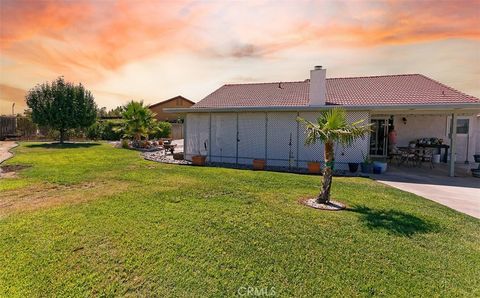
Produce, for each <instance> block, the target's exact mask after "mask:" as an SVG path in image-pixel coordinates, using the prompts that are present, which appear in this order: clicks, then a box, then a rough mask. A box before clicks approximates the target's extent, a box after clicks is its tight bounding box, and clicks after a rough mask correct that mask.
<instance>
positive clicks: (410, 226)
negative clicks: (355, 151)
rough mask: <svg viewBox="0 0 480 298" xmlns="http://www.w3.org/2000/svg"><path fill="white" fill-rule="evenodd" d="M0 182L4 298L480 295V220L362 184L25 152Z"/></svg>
mask: <svg viewBox="0 0 480 298" xmlns="http://www.w3.org/2000/svg"><path fill="white" fill-rule="evenodd" d="M15 152H16V156H15V157H14V158H13V159H10V160H9V161H8V162H7V164H22V165H28V166H30V167H28V168H25V169H23V170H21V171H20V172H19V174H18V178H10V179H2V180H0V251H1V253H0V296H7V297H10V296H18V297H30V296H62V297H67V296H78V297H85V296H124V295H130V296H196V297H198V296H217V297H218V296H233V295H236V294H238V293H239V292H238V290H239V289H240V294H245V293H246V287H253V288H256V289H257V290H258V291H262V290H263V291H267V290H268V291H269V293H272V287H273V291H274V292H275V293H276V294H277V296H296V297H302V296H303V297H308V296H374V295H386V296H409V297H410V296H470V297H473V296H477V297H478V296H480V221H479V220H477V219H474V218H471V217H469V216H466V215H463V214H461V213H458V212H456V211H453V210H450V209H448V208H446V207H443V206H441V205H438V204H436V203H434V202H431V201H428V200H426V199H423V198H420V197H417V196H415V195H412V194H408V193H405V192H402V191H399V190H396V189H393V188H389V187H387V186H384V185H381V184H378V183H376V182H373V181H371V180H369V179H362V178H335V179H334V186H333V197H334V198H335V199H337V200H340V201H342V202H344V203H346V204H347V205H348V207H349V209H348V210H347V211H341V212H327V211H323V212H322V211H318V210H314V209H311V208H307V207H305V206H303V205H300V204H299V203H298V199H299V198H303V197H308V196H313V195H315V194H316V193H317V191H318V184H319V181H320V179H319V177H315V176H308V175H296V174H286V173H272V172H253V171H242V170H232V169H220V168H207V167H188V166H174V165H164V164H159V163H154V162H148V161H144V160H142V159H141V158H140V156H139V153H137V152H134V151H129V150H124V149H114V148H112V147H111V146H110V145H108V144H100V145H93V146H65V147H64V148H59V147H58V146H45V145H41V144H40V145H39V144H22V145H21V146H20V147H17V149H15Z"/></svg>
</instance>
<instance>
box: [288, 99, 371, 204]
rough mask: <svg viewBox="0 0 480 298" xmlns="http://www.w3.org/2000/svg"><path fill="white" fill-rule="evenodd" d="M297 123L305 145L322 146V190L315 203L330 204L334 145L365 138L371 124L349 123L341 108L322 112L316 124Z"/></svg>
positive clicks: (306, 121) (299, 119) (361, 121)
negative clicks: (301, 125) (303, 134)
mask: <svg viewBox="0 0 480 298" xmlns="http://www.w3.org/2000/svg"><path fill="white" fill-rule="evenodd" d="M297 121H298V122H300V123H302V124H303V125H304V127H305V136H306V138H305V144H306V145H311V144H315V143H317V142H318V141H320V142H322V143H323V144H324V161H325V167H324V170H323V183H322V190H321V192H320V194H319V195H318V197H317V203H320V204H328V203H329V202H330V189H331V186H332V176H333V165H334V162H335V156H334V145H335V143H340V144H341V145H344V146H350V145H351V144H352V143H353V142H354V141H355V140H356V139H358V138H363V137H365V136H366V135H367V134H368V133H369V132H370V126H371V124H363V122H364V121H365V120H360V121H356V122H353V123H349V122H348V120H347V113H346V111H345V110H344V109H342V108H333V109H330V110H326V111H323V112H322V113H321V114H320V117H318V118H317V121H316V123H314V122H311V121H308V120H305V119H303V118H300V117H298V118H297Z"/></svg>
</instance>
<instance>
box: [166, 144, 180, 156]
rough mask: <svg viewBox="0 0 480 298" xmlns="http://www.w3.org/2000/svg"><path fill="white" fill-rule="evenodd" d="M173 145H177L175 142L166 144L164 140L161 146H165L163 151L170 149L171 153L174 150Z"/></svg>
mask: <svg viewBox="0 0 480 298" xmlns="http://www.w3.org/2000/svg"><path fill="white" fill-rule="evenodd" d="M175 147H177V144H170V143H169V144H167V143H165V142H164V143H163V148H165V151H170V153H171V154H172V155H173V153H174V151H175Z"/></svg>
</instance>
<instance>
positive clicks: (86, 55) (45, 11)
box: [1, 1, 204, 82]
mask: <svg viewBox="0 0 480 298" xmlns="http://www.w3.org/2000/svg"><path fill="white" fill-rule="evenodd" d="M30 3H31V2H28V3H26V2H20V3H18V4H17V3H10V2H8V3H7V11H8V10H9V11H10V13H11V14H12V17H11V18H10V19H9V20H2V25H3V23H7V22H10V24H9V25H8V28H7V30H6V31H5V33H3V34H2V36H1V38H2V47H4V50H3V52H4V54H5V55H6V56H8V57H10V58H13V59H15V60H17V61H22V62H23V63H25V62H26V63H33V64H37V65H39V66H42V67H45V68H46V69H48V70H50V71H51V72H55V73H58V74H59V75H60V74H63V75H65V76H72V77H75V78H77V79H80V80H83V81H85V80H86V81H87V82H88V81H98V80H99V79H101V78H102V77H103V76H104V75H105V73H107V72H109V71H114V70H117V69H118V68H119V67H121V66H123V65H125V64H127V63H130V62H132V61H135V60H138V59H142V58H146V57H149V56H152V55H157V54H160V53H164V52H169V51H174V50H177V49H179V48H181V47H182V46H188V45H189V44H194V40H193V38H192V40H189V39H188V35H187V34H185V35H184V34H182V32H183V31H185V29H187V28H188V27H189V26H191V25H192V23H193V22H194V21H195V19H196V18H197V17H198V16H199V15H201V14H202V13H204V11H203V10H201V9H197V10H191V11H188V10H186V9H185V8H186V7H188V5H190V4H189V3H187V2H180V1H175V2H158V1H141V2H133V1H116V2H110V1H107V2H86V1H83V2H72V3H75V4H70V2H67V3H63V2H61V3H62V5H58V6H56V4H55V5H53V3H52V2H45V3H44V2H39V3H41V4H40V5H39V7H37V8H32V7H29V4H30ZM42 3H43V4H42ZM55 3H57V2H55ZM92 3H95V5H93V4H92ZM15 4H17V5H15ZM22 4H24V5H22ZM52 7H55V9H53V10H52ZM37 10H38V11H37ZM78 11H79V12H78ZM33 12H34V13H33ZM7 13H8V12H7ZM30 16H32V18H29V17H30ZM24 18H27V19H28V20H29V21H27V22H25V23H22V21H21V20H23V19H24Z"/></svg>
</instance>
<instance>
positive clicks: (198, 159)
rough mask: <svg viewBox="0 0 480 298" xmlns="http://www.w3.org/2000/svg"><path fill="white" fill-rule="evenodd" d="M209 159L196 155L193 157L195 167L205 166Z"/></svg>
mask: <svg viewBox="0 0 480 298" xmlns="http://www.w3.org/2000/svg"><path fill="white" fill-rule="evenodd" d="M206 160H207V157H206V156H204V155H194V156H192V164H193V165H195V166H204V165H205V162H206Z"/></svg>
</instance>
